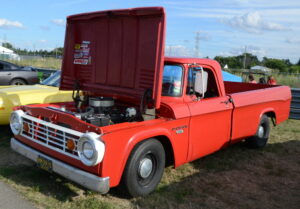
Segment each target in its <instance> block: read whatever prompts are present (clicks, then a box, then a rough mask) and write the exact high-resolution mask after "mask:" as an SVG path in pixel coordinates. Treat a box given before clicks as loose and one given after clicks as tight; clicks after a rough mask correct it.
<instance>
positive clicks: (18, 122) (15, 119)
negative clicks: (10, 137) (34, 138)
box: [10, 110, 25, 135]
mask: <svg viewBox="0 0 300 209" xmlns="http://www.w3.org/2000/svg"><path fill="white" fill-rule="evenodd" d="M24 114H25V113H24V112H23V111H22V110H17V111H14V112H12V114H11V115H10V129H11V131H12V132H13V134H14V135H18V134H20V133H21V131H22V128H23V119H22V117H21V116H22V115H24Z"/></svg>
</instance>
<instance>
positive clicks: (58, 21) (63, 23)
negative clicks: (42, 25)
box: [51, 19, 66, 27]
mask: <svg viewBox="0 0 300 209" xmlns="http://www.w3.org/2000/svg"><path fill="white" fill-rule="evenodd" d="M51 22H52V23H53V24H55V25H58V26H63V27H65V26H66V21H65V20H63V19H53V20H51Z"/></svg>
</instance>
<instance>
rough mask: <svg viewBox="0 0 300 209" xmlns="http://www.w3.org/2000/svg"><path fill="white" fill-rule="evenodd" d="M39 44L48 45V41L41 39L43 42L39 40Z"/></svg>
mask: <svg viewBox="0 0 300 209" xmlns="http://www.w3.org/2000/svg"><path fill="white" fill-rule="evenodd" d="M38 42H39V43H41V44H46V43H48V41H47V40H45V39H41V40H39V41H38Z"/></svg>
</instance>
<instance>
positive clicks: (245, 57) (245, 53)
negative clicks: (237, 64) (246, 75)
mask: <svg viewBox="0 0 300 209" xmlns="http://www.w3.org/2000/svg"><path fill="white" fill-rule="evenodd" d="M246 59H247V46H245V51H244V62H243V65H244V66H243V67H244V69H246Z"/></svg>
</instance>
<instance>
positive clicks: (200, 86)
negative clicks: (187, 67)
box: [194, 68, 208, 99]
mask: <svg viewBox="0 0 300 209" xmlns="http://www.w3.org/2000/svg"><path fill="white" fill-rule="evenodd" d="M207 80H208V73H207V72H206V71H204V70H203V69H202V68H201V70H199V71H196V72H195V80H194V82H195V83H194V92H195V93H196V94H199V95H200V96H199V97H200V98H201V99H202V98H204V95H205V92H206V91H207Z"/></svg>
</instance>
